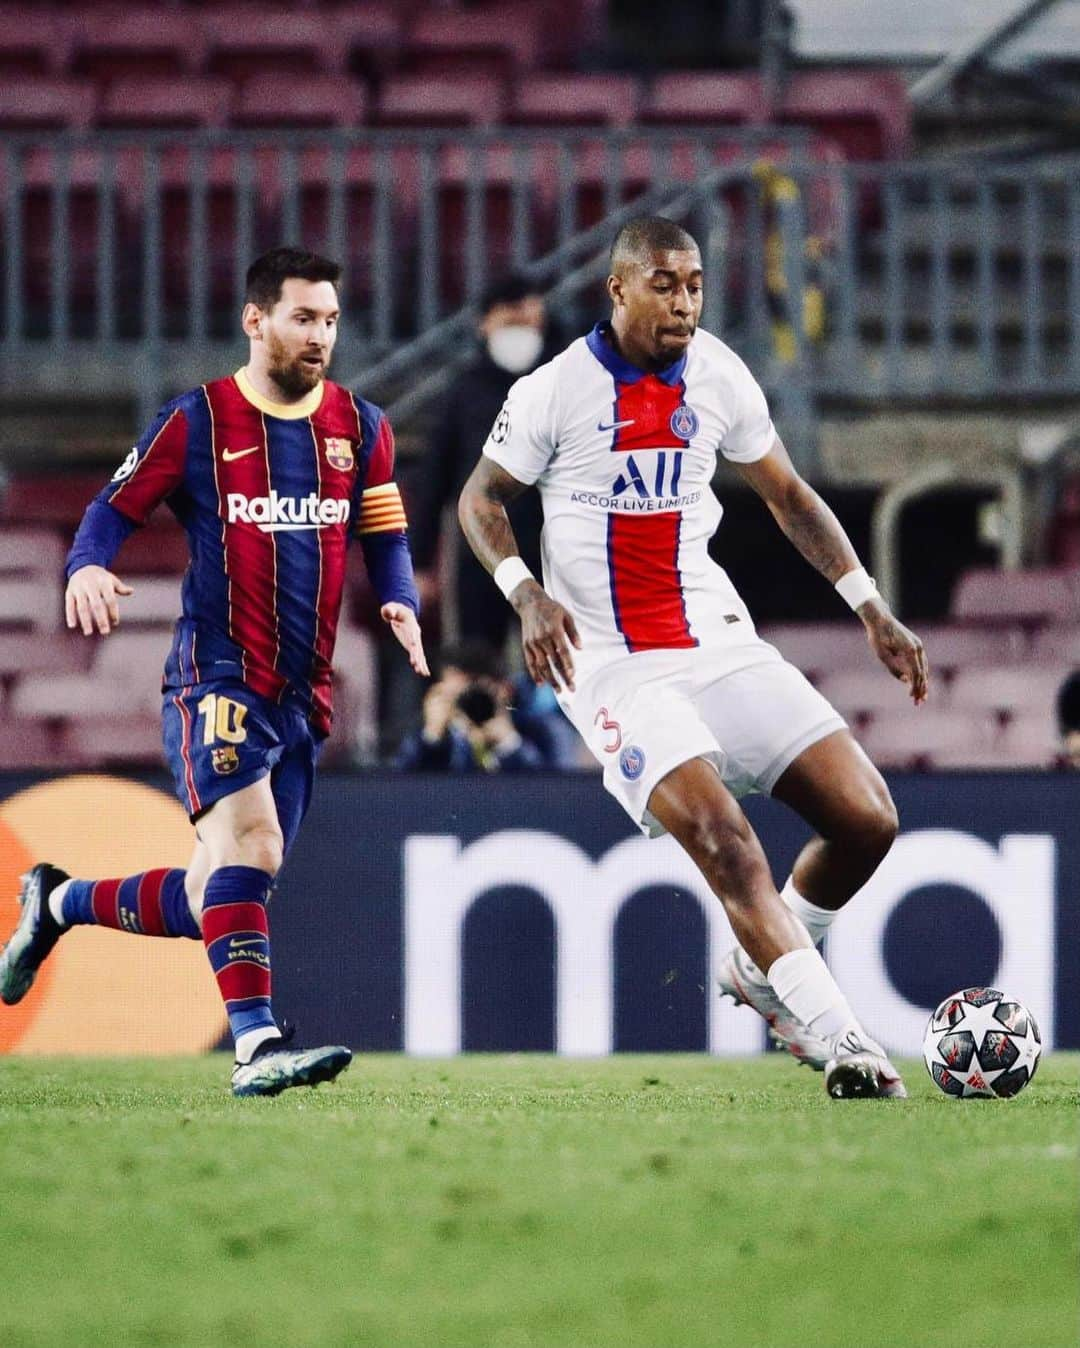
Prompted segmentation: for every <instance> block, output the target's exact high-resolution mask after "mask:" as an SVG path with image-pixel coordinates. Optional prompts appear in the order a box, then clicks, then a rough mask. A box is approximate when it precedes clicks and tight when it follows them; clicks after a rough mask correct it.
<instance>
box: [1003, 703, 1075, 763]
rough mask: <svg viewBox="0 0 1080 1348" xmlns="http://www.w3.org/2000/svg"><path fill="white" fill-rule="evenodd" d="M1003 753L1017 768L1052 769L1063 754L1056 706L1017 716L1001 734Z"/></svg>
mask: <svg viewBox="0 0 1080 1348" xmlns="http://www.w3.org/2000/svg"><path fill="white" fill-rule="evenodd" d="M1001 749H1002V753H1003V754H1004V755H1005V757H1006V758H1007V760H1008V764H1009V766H1010V767H1013V768H1052V767H1056V766H1057V765H1058V763H1059V762H1060V760H1061V757H1062V748H1061V742H1060V740H1059V738H1058V732H1057V725H1056V723H1055V720H1054V716H1053V712H1052V709H1050V708H1046V707H1044V708H1043V709H1042V710H1041V711H1035V712H1025V713H1023V714H1021V715H1019V716H1015V717H1014V718H1013V719H1012V720H1011V721H1010V722H1009V724H1008V725H1007V726H1006V727H1005V729H1004V730H1003V732H1002V736H1001Z"/></svg>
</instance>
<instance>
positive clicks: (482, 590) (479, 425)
mask: <svg viewBox="0 0 1080 1348" xmlns="http://www.w3.org/2000/svg"><path fill="white" fill-rule="evenodd" d="M547 327H548V324H547V315H546V313H545V309H544V300H543V297H542V296H541V295H539V294H538V293H537V291H536V288H535V287H534V286H533V285H532V284H531V283H530V282H529V281H527V280H526V279H525V278H524V277H522V276H518V275H514V274H511V275H509V276H504V277H502V278H500V279H499V280H497V281H495V282H493V283H492V284H491V285H489V286H488V288H487V289H486V290H485V292H484V294H483V296H482V298H481V301H480V317H479V320H478V323H477V335H478V337H479V341H480V346H479V350H478V351H477V354H476V356H475V358H474V359H473V360H472V361H471V362H470V363H469V365H467V366H466V367H465V369H464V370H462V372H461V373H460V375H458V377H457V379H456V380H455V382H454V383H453V384H452V385H451V386H450V388H449V389H448V390H447V393H446V395H445V398H444V400H443V402H442V403H441V404H440V405H439V406H438V407H437V409H436V415H435V422H434V428H433V435H432V440H431V445H430V448H429V450H428V453H427V455H426V457H425V461H424V465H423V469H422V471H421V473H420V474H419V481H418V483H417V488H416V491H415V493H414V497H413V500H412V502H411V509H410V531H409V532H410V542H411V545H412V554H413V562H414V565H415V567H416V573H417V574H416V581H417V586H418V588H419V590H420V594H421V598H422V599H425V600H432V599H434V598H435V596H436V594H437V582H436V576H435V566H436V558H437V555H438V548H439V541H440V537H441V534H442V523H443V517H444V511H445V508H446V506H447V504H448V503H449V502H450V501H456V500H457V498H458V496H459V495H460V493H461V489H462V487H463V486H464V485H465V480H466V479H467V478H468V476H469V474H470V473H471V472H472V469H473V467H474V465H475V463H476V455H477V446H478V445H481V444H483V442H484V440H485V438H486V437H487V433H488V430H489V428H490V426H491V424H492V422H493V421H494V420H495V417H496V416H497V415H498V412H499V408H500V407H502V405H503V403H504V401H505V400H506V395H507V392H508V391H509V389H510V386H511V384H513V383H514V381H515V380H516V379H518V378H519V377H520V376H521V375H523V374H527V373H529V371H531V370H534V369H535V368H536V367H537V366H538V365H540V364H541V363H542V361H544V360H546V359H548V357H549V356H550V355H551V354H552V351H551V349H550V343H549V341H548V340H547ZM514 506H515V509H514V513H513V523H514V532H515V536H516V537H517V539H518V541H519V544H520V546H521V551H522V555H523V556H524V557H525V558H526V560H529V559H531V560H532V561H533V562H535V563H536V565H537V566H538V565H539V560H540V527H541V524H542V522H543V519H542V515H541V510H540V498H539V496H538V494H537V493H536V492H535V491H532V492H527V493H526V494H525V495H524V496H523V497H522V498H521V499H520V500H519V501H516V502H515V503H514ZM453 586H454V596H453V598H454V608H455V610H456V613H457V630H458V635H459V636H460V637H461V638H462V639H463V640H465V639H478V640H483V641H486V642H487V643H488V644H489V645H490V646H491V647H492V648H493V649H494V650H497V651H501V650H502V648H503V646H504V645H505V643H506V637H507V633H508V631H509V629H510V620H511V618H512V617H513V614H512V613H510V612H508V610H507V607H506V604H505V603H504V602H503V598H502V596H501V595H500V593H499V591H498V590H497V589H496V588H495V586H494V584H493V583H492V580H491V577H490V576H489V575H488V573H487V572H486V571H485V570H484V568H483V567H482V566H481V565H480V563H479V562H478V561H477V560H476V558H475V557H474V556H473V554H472V552H471V550H470V549H469V548H464V547H463V548H458V550H457V558H456V564H455V568H454V576H453Z"/></svg>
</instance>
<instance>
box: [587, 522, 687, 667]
mask: <svg viewBox="0 0 1080 1348" xmlns="http://www.w3.org/2000/svg"><path fill="white" fill-rule="evenodd" d="M681 522H682V515H681V514H679V513H678V512H677V511H670V512H666V513H664V514H662V515H646V516H637V515H624V514H617V513H613V514H611V515H609V516H608V572H609V576H610V580H611V602H612V607H613V608H614V610H615V623H616V626H617V627H618V629H619V631H620V632H621V633H622V634H623V637H624V638H625V640H626V647H627V650H630V651H649V650H678V649H681V648H684V647H687V646H696V645H697V644H698V642H697V638H696V637H695V636H693V635H692V634H691V632H690V625H689V623H688V622H687V621H686V606H685V604H684V603H683V592H682V576H681V575H680V574H679V526H680V524H681Z"/></svg>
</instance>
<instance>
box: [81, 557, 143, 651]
mask: <svg viewBox="0 0 1080 1348" xmlns="http://www.w3.org/2000/svg"><path fill="white" fill-rule="evenodd" d="M134 593H135V591H134V590H133V589H132V588H131V586H130V585H125V584H124V582H123V581H122V580H121V579H120V578H119V576H114V575H113V573H112V572H111V571H106V570H105V568H104V567H103V566H80V567H79V569H78V571H75V572H73V573H72V576H71V579H70V580H69V581H68V584H67V591H66V592H65V594H64V615H65V617H66V618H67V625H68V626H69V627H81V628H82V630H83V635H84V636H88V637H89V636H93V633H94V628H95V627H96V628H97V630H98V631H99V632H100V633H101V635H102V636H103V637H107V636H108V635H109V633H110V632H111V631H112V629H113V628H114V627H119V625H120V605H119V604H118V603H117V602H116V601H117V598H118V597H119V596H120V595H128V594H134Z"/></svg>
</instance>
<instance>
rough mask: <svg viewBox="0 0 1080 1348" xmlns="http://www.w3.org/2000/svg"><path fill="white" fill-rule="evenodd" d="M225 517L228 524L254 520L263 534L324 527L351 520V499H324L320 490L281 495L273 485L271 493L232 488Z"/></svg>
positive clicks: (250, 522)
mask: <svg viewBox="0 0 1080 1348" xmlns="http://www.w3.org/2000/svg"><path fill="white" fill-rule="evenodd" d="M225 518H226V520H227V521H228V522H229V524H254V525H255V526H256V527H257V528H258V530H259V531H260V533H264V534H274V533H281V532H288V531H292V532H295V531H296V530H298V529H325V528H326V526H327V525H329V524H346V523H348V519H349V502H348V501H347V500H335V499H334V498H332V497H331V498H328V499H327V500H325V501H324V500H322V498H321V497H320V496H319V494H318V493H317V492H309V493H308V495H307V496H300V497H296V496H279V495H278V493H277V492H276V491H275V490H274V489H273V487H271V488H270V495H269V496H245V495H244V494H243V492H238V491H231V492H229V493H228V494H227V495H226V497H225Z"/></svg>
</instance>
